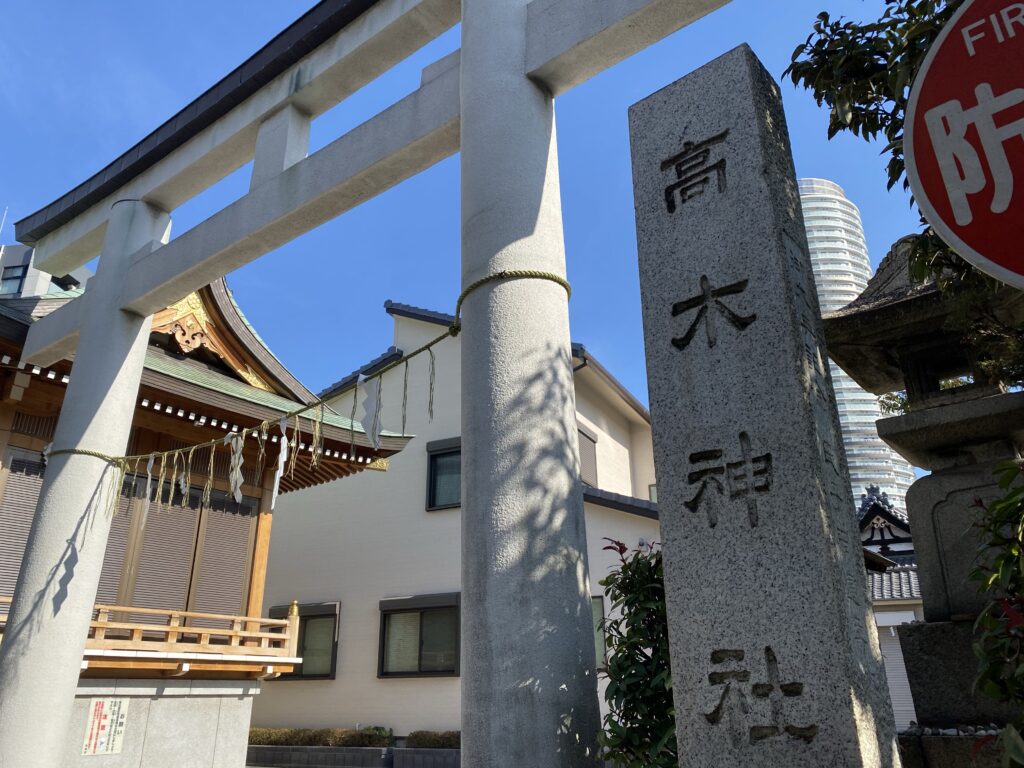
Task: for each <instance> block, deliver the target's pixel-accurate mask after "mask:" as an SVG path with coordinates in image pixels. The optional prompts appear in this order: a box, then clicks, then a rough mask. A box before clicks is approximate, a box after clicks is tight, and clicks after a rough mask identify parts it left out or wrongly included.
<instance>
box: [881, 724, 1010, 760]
mask: <svg viewBox="0 0 1024 768" xmlns="http://www.w3.org/2000/svg"><path fill="white" fill-rule="evenodd" d="M978 742H979V739H978V737H976V736H922V735H919V734H912V733H901V734H900V757H901V758H902V760H903V768H1001V766H1002V760H1001V759H1000V757H1001V749H1000V747H999V745H998V744H996V743H994V742H992V743H988V744H985V745H984V746H981V747H978V746H977V745H978Z"/></svg>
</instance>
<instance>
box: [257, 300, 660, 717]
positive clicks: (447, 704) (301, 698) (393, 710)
mask: <svg viewBox="0 0 1024 768" xmlns="http://www.w3.org/2000/svg"><path fill="white" fill-rule="evenodd" d="M443 331H444V328H443V327H442V326H440V325H435V324H430V323H424V322H420V321H417V320H412V319H409V318H396V322H395V339H394V343H395V346H397V347H399V348H400V349H404V350H411V349H415V348H417V347H419V346H420V345H422V344H423V343H425V342H426V341H428V340H430V339H432V338H434V337H436V336H438V335H440V334H441V333H442V332H443ZM435 355H436V368H435V383H434V384H435V386H434V418H433V421H431V420H430V419H429V417H428V414H427V397H428V395H427V392H428V379H429V367H428V362H427V356H425V355H424V356H420V357H419V358H417V359H416V360H414V361H413V362H412V363H411V364H410V368H409V390H408V392H409V397H408V404H407V423H406V431H407V432H408V433H409V434H413V435H415V438H414V439H413V440H412V441H410V443H409V445H408V447H407V448H406V449H405V450H404V451H402V452H401V453H400V454H398V455H397V456H395V457H394V458H393V459H392V460H391V466H390V469H389V470H388V472H387V473H377V472H363V473H361V474H359V475H357V476H355V477H352V478H349V479H346V480H342V481H339V482H335V483H330V484H328V485H323V486H319V487H315V488H310V489H308V490H306V491H301V492H298V493H294V494H288V495H285V496H283V497H282V498H281V499H280V501H279V502H278V508H277V510H276V512H275V515H274V517H275V520H274V531H273V537H272V542H271V550H270V562H269V567H268V571H267V592H266V601H265V602H266V607H269V606H272V605H283V604H286V603H289V602H290V601H292V600H298V601H299V602H300V603H305V602H320V601H329V602H334V601H340V603H341V612H340V619H339V627H338V654H337V672H336V677H335V679H334V680H318V681H314V680H309V681H305V680H275V681H270V682H268V683H267V684H266V685H265V686H264V689H263V694H262V695H261V696H260V697H259V699H258V700H257V702H256V704H255V706H254V708H253V724H254V725H260V726H296V727H297V726H303V727H328V726H337V727H352V726H355V725H357V724H358V725H362V726H369V725H381V726H385V727H389V728H393V729H394V731H395V733H396V734H397V735H400V736H401V735H405V734H408V733H409V732H410V731H413V730H419V729H427V730H449V729H457V728H458V727H459V721H460V684H459V678H457V677H450V678H389V679H378V677H377V661H378V659H377V657H378V651H379V642H380V611H379V601H380V600H382V599H386V598H393V597H404V596H411V595H423V594H431V593H443V592H457V591H460V589H461V573H460V562H459V558H460V547H461V519H460V515H461V510H459V509H449V510H442V511H436V512H427V511H426V509H425V507H426V490H427V453H426V448H425V446H426V444H427V443H428V442H430V441H433V440H441V439H445V438H450V437H459V436H460V434H461V427H460V411H459V401H460V397H461V392H460V386H459V381H460V355H459V341H458V339H449V340H446V341H444V342H442V343H441V344H440V345H438V346H437V347H435ZM402 381H403V376H402V372H401V370H398V371H395V372H393V373H391V374H390V375H388V376H386V377H385V381H384V396H383V402H384V410H383V424H384V427H385V428H386V429H388V430H393V431H401V423H402V414H401V403H402ZM580 389H581V390H582V391H578V392H577V400H578V408H579V412H580V413H579V420H580V422H581V423H582V424H584V425H585V426H587V427H588V428H590V429H591V430H593V431H594V432H596V433H597V434H598V443H597V444H598V480H599V483H600V486H601V488H603V489H605V490H610V491H615V492H616V493H622V494H627V495H637V496H640V497H641V498H644V499H646V498H647V484H646V482H645V483H644V484H643V485H642V486H641V487H640V488H637V489H636V492H634V487H633V482H632V476H633V474H634V473H636V474H639V475H641V476H642V477H644V479H646V478H647V477H648V476H653V465H652V463H651V462H650V458H649V451H648V453H647V454H645V456H643V457H641V458H640V459H638V460H634V459H633V458H631V450H632V445H633V442H634V439H635V434H634V430H633V428H632V427H631V425H630V422H629V421H628V420H627V419H626V418H625V417H624V416H623V415H622V414H621V413H620V411H619V410H617V409H615V408H612V407H609V404H608V403H607V401H606V400H604V399H603V396H602V395H601V393H600V392H599V391H596V388H595V387H590V388H587V389H584V388H580ZM359 399H360V400H361V396H360V398H359ZM351 402H352V401H351V398H350V397H347V398H342V399H341V400H339V401H338V403H337V404H336V405H335V406H334V407H335V408H336V409H337V410H338V411H339V412H340V413H342V414H345V415H348V414H349V413H350V410H351ZM357 407H358V406H357ZM360 413H361V411H360V410H357V418H359V417H360ZM648 434H649V433H648ZM647 439H648V440H649V439H650V438H649V437H648V438H647ZM645 462H647V463H646V464H645ZM637 467H639V468H640V469H639V471H638V470H637V469H636V468H637ZM645 467H650V468H649V469H645ZM644 473H647V474H644ZM586 514H587V540H588V549H589V557H590V563H591V574H592V576H591V593H592V594H595V595H597V594H600V593H601V588H600V587H599V586H598V584H597V582H598V580H599V579H601V578H603V577H604V575H605V574H607V572H608V569H609V568H610V567H611V566H612V564H613V563H614V561H615V559H616V556H615V555H614V553H611V552H604V551H602V547H604V546H605V544H606V543H607V542H605V541H604V540H603V539H604V537H609V538H614V539H618V540H622V541H625V542H626V543H627V544H629V545H630V546H635V545H636V544H637V543H638V541H639V540H640V539H641V538H644V539H646V540H648V541H650V540H656V539H657V538H658V524H657V522H656V521H653V520H649V519H646V518H641V517H637V516H635V515H630V514H627V513H624V512H618V511H614V510H609V509H605V508H602V507H596V506H594V505H591V504H588V505H586ZM606 609H607V606H606Z"/></svg>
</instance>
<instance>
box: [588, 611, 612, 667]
mask: <svg viewBox="0 0 1024 768" xmlns="http://www.w3.org/2000/svg"><path fill="white" fill-rule="evenodd" d="M590 609H591V611H592V612H593V614H594V656H595V657H596V658H597V668H598V669H605V668H606V667H607V666H608V645H607V641H606V639H605V635H604V627H603V626H601V622H603V621H604V598H603V597H602V596H601V595H597V596H596V597H593V598H591V600H590Z"/></svg>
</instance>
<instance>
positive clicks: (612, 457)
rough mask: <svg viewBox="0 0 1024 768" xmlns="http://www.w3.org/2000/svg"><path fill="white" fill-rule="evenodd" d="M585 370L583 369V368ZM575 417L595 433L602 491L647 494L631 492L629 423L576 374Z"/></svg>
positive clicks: (598, 475) (643, 496)
mask: <svg viewBox="0 0 1024 768" xmlns="http://www.w3.org/2000/svg"><path fill="white" fill-rule="evenodd" d="M584 370H585V369H584ZM576 419H577V421H578V422H579V423H580V424H582V425H583V426H585V427H588V428H589V429H590V430H591V431H593V432H596V433H597V436H598V437H597V485H598V487H599V488H601V489H602V490H605V491H612V492H614V493H621V494H624V495H626V496H639V497H640V498H642V499H646V498H647V493H646V489H645V492H644V493H642V494H639V493H634V492H633V477H632V469H631V467H630V458H629V450H630V444H631V442H632V440H631V437H630V423H629V420H628V419H626V417H625V416H623V415H621V414H620V413H619V412H618V411H616V410H615V409H613V408H612V407H610V406H609V405H608V404H607V402H606V401H605V399H604V397H603V396H602V395H601V394H600V393H599V392H597V391H596V390H595V389H594V387H593V386H592V385H591V384H590V382H588V381H587V380H586V379H585V378H584V377H581V376H579V375H577V376H576Z"/></svg>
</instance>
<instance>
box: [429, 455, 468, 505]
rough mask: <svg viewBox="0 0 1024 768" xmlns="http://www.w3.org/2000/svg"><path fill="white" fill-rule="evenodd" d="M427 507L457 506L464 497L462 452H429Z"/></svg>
mask: <svg viewBox="0 0 1024 768" xmlns="http://www.w3.org/2000/svg"><path fill="white" fill-rule="evenodd" d="M428 461H429V462H430V469H429V472H430V475H429V488H428V490H427V508H428V509H442V508H444V507H457V506H458V505H459V503H460V502H461V498H462V452H461V451H446V452H444V453H431V454H429V458H428Z"/></svg>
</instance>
